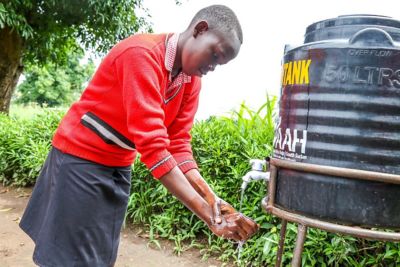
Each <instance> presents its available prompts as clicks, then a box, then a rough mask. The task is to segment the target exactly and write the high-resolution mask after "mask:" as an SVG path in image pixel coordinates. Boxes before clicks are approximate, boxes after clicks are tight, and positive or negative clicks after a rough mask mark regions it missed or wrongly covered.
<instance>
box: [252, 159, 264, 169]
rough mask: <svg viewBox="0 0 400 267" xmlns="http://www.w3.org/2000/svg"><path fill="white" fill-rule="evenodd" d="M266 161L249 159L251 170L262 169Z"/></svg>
mask: <svg viewBox="0 0 400 267" xmlns="http://www.w3.org/2000/svg"><path fill="white" fill-rule="evenodd" d="M266 165H267V162H266V161H265V160H264V159H251V160H250V166H251V170H253V171H264V168H265V166H266Z"/></svg>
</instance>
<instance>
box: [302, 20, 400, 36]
mask: <svg viewBox="0 0 400 267" xmlns="http://www.w3.org/2000/svg"><path fill="white" fill-rule="evenodd" d="M367 27H377V28H383V29H385V30H386V29H389V30H388V31H389V34H390V32H396V34H395V35H396V37H397V35H398V33H399V32H400V21H398V20H395V19H393V18H391V17H388V16H381V15H372V14H352V15H343V16H338V17H337V18H332V19H327V20H322V21H319V22H315V23H313V24H311V25H309V26H308V27H307V29H306V34H305V41H304V42H305V43H308V42H315V41H322V40H327V39H340V38H350V37H351V36H352V34H354V33H355V32H357V31H358V30H360V29H363V28H367ZM394 39H397V38H394Z"/></svg>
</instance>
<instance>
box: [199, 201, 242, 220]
mask: <svg viewBox="0 0 400 267" xmlns="http://www.w3.org/2000/svg"><path fill="white" fill-rule="evenodd" d="M206 201H207V202H208V204H209V205H210V206H211V207H212V211H213V218H214V222H215V223H222V217H223V216H224V215H228V214H233V213H236V212H237V211H236V210H235V209H234V208H233V207H232V206H231V205H230V204H229V203H228V202H226V201H225V200H223V199H221V198H219V197H217V196H216V195H214V196H212V197H208V198H206Z"/></svg>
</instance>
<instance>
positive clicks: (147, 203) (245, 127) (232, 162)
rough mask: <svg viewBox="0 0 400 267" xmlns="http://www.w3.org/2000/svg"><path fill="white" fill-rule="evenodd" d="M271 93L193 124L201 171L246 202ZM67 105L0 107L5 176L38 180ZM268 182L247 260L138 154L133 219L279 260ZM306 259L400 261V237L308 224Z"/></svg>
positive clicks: (318, 262) (264, 147) (216, 246)
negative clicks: (21, 112)
mask: <svg viewBox="0 0 400 267" xmlns="http://www.w3.org/2000/svg"><path fill="white" fill-rule="evenodd" d="M274 104H275V99H269V100H268V101H267V103H266V104H265V105H264V106H262V107H261V108H260V109H259V110H258V111H252V110H250V109H249V108H247V107H246V106H245V105H242V106H241V108H240V109H239V111H238V112H235V113H234V114H232V116H231V117H230V118H217V117H211V118H209V119H208V120H205V121H200V122H196V123H195V126H194V128H193V130H192V137H193V140H192V144H193V151H194V155H195V158H196V159H197V161H198V163H199V166H200V168H201V172H202V174H203V176H204V178H205V179H206V180H207V182H208V183H209V184H210V185H211V187H212V188H213V189H214V190H215V191H216V192H217V194H218V195H219V196H220V197H221V198H223V199H225V200H226V201H228V202H230V203H231V204H232V205H233V206H234V207H235V208H237V209H239V203H240V191H239V190H240V185H241V177H242V176H243V175H244V174H245V173H246V172H247V171H249V169H250V167H249V166H248V160H249V159H252V158H263V157H265V156H268V155H270V153H271V151H272V147H271V143H272V138H273V122H272V117H273V107H274ZM62 115H63V112H45V113H42V114H40V115H37V116H35V117H34V118H33V119H32V120H29V121H28V120H24V119H16V118H13V117H11V118H10V117H6V116H2V115H0V181H1V182H2V183H3V184H16V185H31V184H33V183H34V181H35V178H36V176H37V174H38V172H39V170H40V167H41V165H42V164H43V162H44V160H45V157H46V154H47V152H48V150H49V148H50V140H51V137H52V135H53V133H54V130H55V129H56V127H57V125H58V123H59V121H60V119H61V117H62ZM266 193H267V192H266V187H265V185H264V184H263V183H262V182H254V183H250V184H249V186H248V188H247V189H246V194H245V197H244V199H243V207H242V212H243V213H244V214H246V215H247V216H250V217H252V218H253V219H255V220H256V221H257V222H258V223H259V224H260V225H261V229H260V231H259V232H258V233H257V234H256V236H254V237H253V238H251V240H249V241H247V242H246V243H245V244H244V247H243V248H244V249H243V252H242V254H241V263H238V262H237V250H236V247H237V245H236V244H234V243H233V242H230V241H226V240H223V239H220V238H217V237H216V236H215V235H213V234H211V232H210V231H209V230H208V229H207V227H206V225H205V224H204V223H203V222H201V221H200V220H198V219H197V217H196V216H194V215H193V214H192V213H191V212H190V211H188V210H187V209H186V208H185V207H184V206H183V205H182V204H180V203H179V201H177V200H176V199H175V198H173V197H172V196H171V195H170V194H169V193H168V192H167V190H166V189H165V188H164V187H163V186H162V185H161V183H159V182H158V181H156V180H154V179H153V178H152V177H151V175H150V174H149V172H148V171H147V170H146V168H145V167H144V165H143V164H142V163H140V161H139V159H137V160H136V162H135V164H134V165H133V167H132V187H131V195H130V199H129V205H128V212H127V214H126V221H127V222H128V223H134V224H140V225H142V226H144V227H145V229H146V230H147V231H148V233H149V238H150V242H151V243H154V244H155V245H158V246H159V243H158V241H157V240H159V239H160V238H165V239H169V240H172V241H173V242H175V251H176V253H178V254H179V253H181V252H182V251H184V250H186V249H187V248H190V247H196V248H199V249H201V251H202V253H203V255H204V257H209V256H218V257H219V258H220V259H221V260H223V261H231V262H232V261H236V262H237V263H238V265H240V266H272V265H274V263H275V260H276V252H277V244H278V240H279V230H280V219H279V218H277V217H274V216H271V215H269V214H267V213H265V212H264V211H263V210H262V209H261V205H260V202H261V199H262V198H263V197H264V196H265V195H266ZM296 232H297V229H296V225H295V224H288V229H287V237H286V240H285V254H284V257H283V265H284V266H286V265H289V264H290V260H291V258H292V251H293V248H294V244H295V238H296ZM302 261H303V266H398V265H399V264H400V247H399V244H398V243H390V242H387V243H384V242H374V241H366V240H363V239H357V238H353V237H349V236H341V235H335V234H330V233H327V232H324V231H320V230H317V229H309V230H308V235H307V239H306V242H305V247H304V252H303V257H302Z"/></svg>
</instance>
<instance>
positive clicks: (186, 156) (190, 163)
mask: <svg viewBox="0 0 400 267" xmlns="http://www.w3.org/2000/svg"><path fill="white" fill-rule="evenodd" d="M173 156H174V158H175V161H176V162H177V163H178V167H179V169H181V171H182V172H183V173H186V172H188V171H190V170H191V169H199V167H198V166H197V163H196V161H195V160H194V159H193V156H192V154H190V153H177V154H174V155H173Z"/></svg>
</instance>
